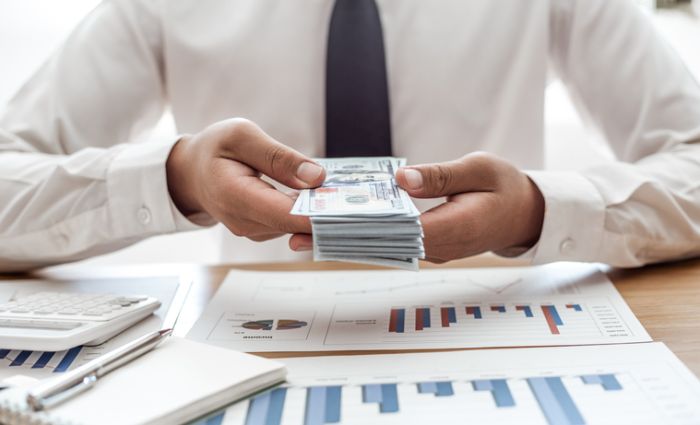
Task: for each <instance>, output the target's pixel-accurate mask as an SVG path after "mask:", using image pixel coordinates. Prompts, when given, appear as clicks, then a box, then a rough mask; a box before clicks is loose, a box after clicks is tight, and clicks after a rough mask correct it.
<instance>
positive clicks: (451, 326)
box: [324, 297, 635, 348]
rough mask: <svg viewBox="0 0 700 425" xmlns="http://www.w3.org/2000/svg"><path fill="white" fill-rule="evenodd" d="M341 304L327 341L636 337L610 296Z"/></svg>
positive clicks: (527, 341)
mask: <svg viewBox="0 0 700 425" xmlns="http://www.w3.org/2000/svg"><path fill="white" fill-rule="evenodd" d="M391 304H393V305H392V306H391V307H386V304H385V303H372V302H367V303H363V304H357V303H342V304H336V305H335V308H334V310H333V313H332V317H331V320H330V326H329V327H328V331H327V333H326V335H325V340H324V343H325V344H326V345H327V346H333V345H339V346H343V347H348V346H351V345H370V346H380V345H382V344H386V345H390V346H404V345H405V346H410V347H417V348H418V346H419V344H421V343H424V344H426V345H427V344H430V345H431V346H447V345H449V344H456V343H457V341H461V342H462V344H463V346H467V347H469V346H474V345H470V344H473V342H475V341H478V344H480V346H487V347H488V346H492V347H497V346H519V345H562V344H566V343H573V342H576V343H585V342H582V341H590V343H594V342H595V343H600V341H611V342H613V341H618V340H624V339H630V338H633V337H635V332H634V330H633V329H632V328H630V327H629V326H628V321H627V320H626V319H625V318H624V317H623V314H621V313H620V312H619V310H618V309H617V307H616V306H615V305H614V303H613V302H612V301H611V300H610V299H606V298H585V297H577V298H576V300H571V299H570V298H563V297H548V298H547V299H545V300H537V299H535V300H532V299H530V300H528V299H520V300H513V301H508V302H503V301H501V302H483V301H482V302H477V301H467V302H458V301H456V300H455V301H445V302H443V303H441V305H426V304H422V305H415V304H414V305H411V304H408V303H407V304H404V305H400V304H397V303H396V301H395V300H394V301H391Z"/></svg>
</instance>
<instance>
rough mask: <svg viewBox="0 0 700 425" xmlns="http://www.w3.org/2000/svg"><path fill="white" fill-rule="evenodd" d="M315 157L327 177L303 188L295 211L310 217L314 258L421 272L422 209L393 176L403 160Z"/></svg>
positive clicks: (390, 158) (423, 252) (422, 253)
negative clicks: (322, 181)
mask: <svg viewBox="0 0 700 425" xmlns="http://www.w3.org/2000/svg"><path fill="white" fill-rule="evenodd" d="M317 161H318V163H319V164H321V165H322V166H323V167H324V168H325V169H326V180H325V181H324V183H323V185H322V186H321V187H319V188H316V189H309V190H303V191H302V192H301V193H300V194H299V197H298V198H297V200H296V202H295V204H294V207H293V208H292V211H291V212H292V214H296V215H305V216H309V217H311V225H312V231H313V242H314V259H315V260H317V261H331V260H334V261H348V262H356V263H365V264H373V265H383V266H389V267H399V268H403V269H408V270H418V259H419V258H424V257H425V251H424V249H423V239H422V238H423V229H422V226H421V223H420V219H419V216H420V212H419V211H418V209H417V208H416V207H415V205H414V204H413V201H412V200H411V198H410V196H408V193H406V191H404V190H403V189H401V188H400V187H399V186H398V185H397V184H396V180H395V178H394V175H395V173H396V170H397V169H398V168H399V167H401V166H403V165H405V159H403V158H392V157H376V158H331V159H319V160H317Z"/></svg>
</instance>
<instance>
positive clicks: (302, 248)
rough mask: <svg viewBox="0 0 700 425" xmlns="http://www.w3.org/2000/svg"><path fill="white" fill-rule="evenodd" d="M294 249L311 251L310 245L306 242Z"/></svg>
mask: <svg viewBox="0 0 700 425" xmlns="http://www.w3.org/2000/svg"><path fill="white" fill-rule="evenodd" d="M294 251H297V252H300V251H311V245H306V244H299V245H297V247H296V248H295V249H294Z"/></svg>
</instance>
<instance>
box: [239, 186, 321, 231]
mask: <svg viewBox="0 0 700 425" xmlns="http://www.w3.org/2000/svg"><path fill="white" fill-rule="evenodd" d="M256 180H257V179H256ZM257 181H258V182H260V183H264V182H262V181H260V180H257ZM253 183H254V182H253ZM251 186H252V187H251V188H250V189H249V190H247V192H246V194H245V195H243V198H244V199H243V200H242V202H243V205H244V207H245V208H246V209H247V211H248V213H247V215H246V219H248V220H252V221H255V222H257V223H260V224H263V225H265V226H267V227H269V228H271V229H273V230H274V231H276V232H280V233H311V222H310V221H309V218H308V217H304V216H300V215H292V214H290V213H289V211H291V209H292V206H293V205H294V200H293V199H292V198H290V197H289V196H287V195H285V194H284V193H282V192H280V191H278V190H277V189H275V188H272V187H266V186H263V187H261V186H259V185H256V184H251Z"/></svg>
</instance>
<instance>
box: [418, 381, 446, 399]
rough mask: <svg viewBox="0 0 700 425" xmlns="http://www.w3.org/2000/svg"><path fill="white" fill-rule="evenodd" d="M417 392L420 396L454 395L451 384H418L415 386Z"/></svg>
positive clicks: (443, 382)
mask: <svg viewBox="0 0 700 425" xmlns="http://www.w3.org/2000/svg"><path fill="white" fill-rule="evenodd" d="M417 387H418V392H419V393H421V394H435V396H436V397H449V396H452V395H454V393H455V392H454V389H453V388H452V382H449V381H441V382H419V383H418V384H417Z"/></svg>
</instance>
